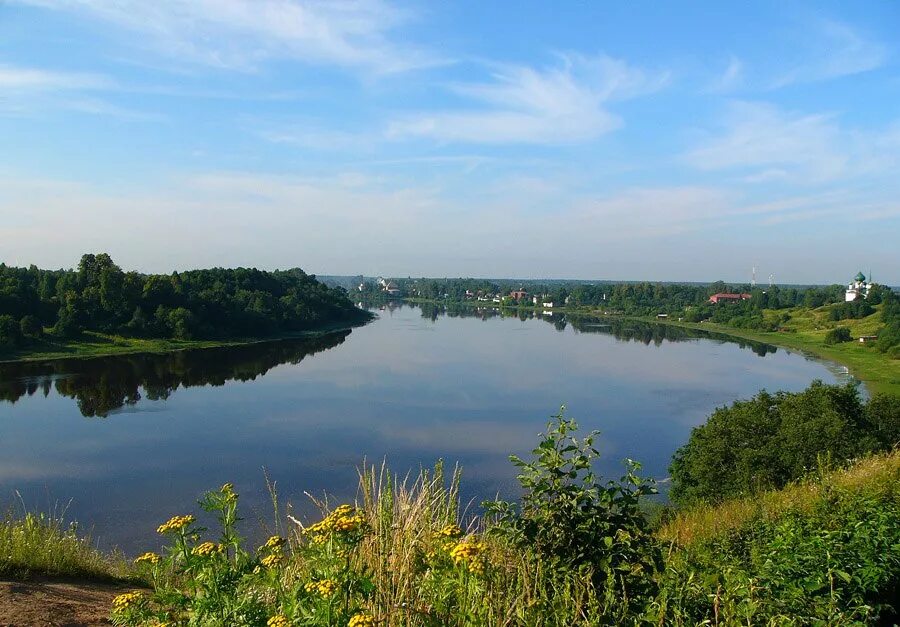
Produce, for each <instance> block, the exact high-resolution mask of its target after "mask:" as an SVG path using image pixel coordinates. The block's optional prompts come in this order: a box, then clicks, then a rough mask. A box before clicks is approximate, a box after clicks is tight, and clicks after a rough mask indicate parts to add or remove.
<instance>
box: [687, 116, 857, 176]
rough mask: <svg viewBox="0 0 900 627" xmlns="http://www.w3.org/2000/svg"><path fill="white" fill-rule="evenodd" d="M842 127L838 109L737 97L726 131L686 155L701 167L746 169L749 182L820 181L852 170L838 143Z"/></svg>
mask: <svg viewBox="0 0 900 627" xmlns="http://www.w3.org/2000/svg"><path fill="white" fill-rule="evenodd" d="M839 132H840V131H839V128H838V125H837V123H836V120H835V118H834V116H833V115H829V114H814V115H808V114H802V113H791V112H785V111H782V110H781V109H779V108H777V107H775V106H773V105H770V104H767V103H759V102H736V103H733V104H732V105H731V107H730V110H729V113H728V115H727V116H726V120H725V125H724V133H723V134H720V135H718V136H711V137H710V138H709V139H708V140H706V141H704V142H702V143H701V145H699V146H698V147H696V148H694V149H693V150H691V151H690V152H688V153H687V154H686V155H685V156H684V158H685V160H686V161H687V163H689V164H690V165H693V166H694V167H697V168H699V169H701V170H736V171H741V172H743V174H744V175H745V180H746V181H747V182H763V181H767V180H772V179H785V180H789V181H790V182H795V183H800V182H821V181H824V180H829V179H834V178H836V177H839V176H841V175H842V174H844V173H845V172H846V170H847V166H848V163H847V162H848V159H847V156H846V155H845V154H842V152H841V151H840V150H839V149H838V147H837V146H838V144H839V141H838V136H839Z"/></svg>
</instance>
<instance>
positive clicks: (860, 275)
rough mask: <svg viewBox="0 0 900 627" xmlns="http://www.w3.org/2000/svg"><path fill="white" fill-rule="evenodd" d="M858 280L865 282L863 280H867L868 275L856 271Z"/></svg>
mask: <svg viewBox="0 0 900 627" xmlns="http://www.w3.org/2000/svg"><path fill="white" fill-rule="evenodd" d="M856 280H857V281H859V282H863V281H865V280H866V275H865V274H863V273H862V272H857V273H856Z"/></svg>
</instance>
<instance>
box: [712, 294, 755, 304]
mask: <svg viewBox="0 0 900 627" xmlns="http://www.w3.org/2000/svg"><path fill="white" fill-rule="evenodd" d="M742 300H750V294H729V293H726V292H720V293H718V294H713V295H712V296H710V297H709V302H711V303H712V304H713V305H717V304H719V303H721V302H740V301H742Z"/></svg>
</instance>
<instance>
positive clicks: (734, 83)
mask: <svg viewBox="0 0 900 627" xmlns="http://www.w3.org/2000/svg"><path fill="white" fill-rule="evenodd" d="M743 80H744V63H743V62H742V61H741V60H740V59H738V58H737V57H736V56H734V55H732V56H731V57H730V58H729V59H728V66H727V67H726V68H725V71H724V72H722V74H721V76H719V77H718V78H717V79H716V80H715V81H713V84H712V85H711V86H710V88H709V91H711V92H713V93H719V92H726V91H730V90H732V89H735V88H736V87H738V86H739V85H740V84H741V82H742V81H743Z"/></svg>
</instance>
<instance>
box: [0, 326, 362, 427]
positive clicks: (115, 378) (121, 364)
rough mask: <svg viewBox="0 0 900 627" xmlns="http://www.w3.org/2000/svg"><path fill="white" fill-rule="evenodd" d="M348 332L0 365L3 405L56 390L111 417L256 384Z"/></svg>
mask: <svg viewBox="0 0 900 627" xmlns="http://www.w3.org/2000/svg"><path fill="white" fill-rule="evenodd" d="M349 334H350V331H349V330H348V331H340V332H336V333H329V334H328V335H323V336H320V337H315V338H303V339H295V340H279V341H274V342H262V343H258V344H249V345H246V346H235V347H223V348H207V349H197V350H186V351H179V352H176V353H166V354H163V355H152V354H139V355H125V356H119V357H102V358H96V359H85V360H71V359H65V360H57V361H49V362H44V363H33V362H26V363H18V364H2V365H0V400H6V401H10V402H13V403H14V402H16V401H17V400H19V399H20V398H22V397H23V396H25V395H28V396H31V395H33V394H36V393H37V392H38V391H41V392H42V393H43V394H44V396H46V395H48V394H49V393H50V390H51V389H52V388H54V387H55V389H56V391H57V393H58V394H60V395H61V396H68V397H70V398H74V399H75V400H76V401H77V403H78V409H79V410H80V411H81V413H82V415H84V416H107V415H108V414H109V412H111V411H113V410H116V409H119V408H121V407H124V406H126V405H134V404H135V403H137V402H138V401H139V400H141V398H142V395H141V389H143V396H144V397H145V398H147V399H149V400H164V399H166V398H168V397H169V396H170V395H171V394H172V393H173V392H175V390H177V389H178V388H179V387H194V386H203V385H214V386H218V385H224V384H225V382H226V381H252V380H254V379H256V377H258V376H262V375H264V374H266V372H268V371H269V370H270V369H272V368H274V367H275V366H278V365H281V364H286V363H291V364H297V363H299V362H300V361H302V360H303V358H305V357H306V356H307V355H313V354H315V353H318V352H321V351H324V350H328V349H329V348H334V347H335V346H338V345H339V344H341V343H343V341H344V340H345V339H346V337H347V336H348V335H349Z"/></svg>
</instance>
